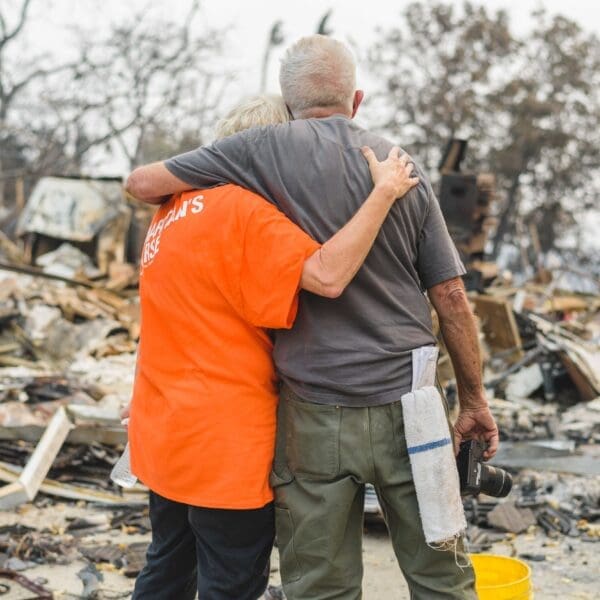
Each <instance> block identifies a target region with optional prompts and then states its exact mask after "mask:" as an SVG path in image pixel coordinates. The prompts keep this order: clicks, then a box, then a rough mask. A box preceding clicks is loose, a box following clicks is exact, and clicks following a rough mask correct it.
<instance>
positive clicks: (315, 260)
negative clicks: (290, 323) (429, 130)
mask: <svg viewBox="0 0 600 600" xmlns="http://www.w3.org/2000/svg"><path fill="white" fill-rule="evenodd" d="M362 151H363V155H364V156H365V158H366V159H367V162H368V163H369V170H370V171H371V177H372V178H373V183H374V187H373V191H372V192H371V194H370V195H369V197H368V198H367V199H366V201H365V202H364V203H363V205H362V206H361V207H360V209H359V210H358V211H357V212H356V214H355V215H354V217H352V219H350V221H348V223H346V225H345V226H344V227H342V229H340V230H339V231H338V232H337V233H336V234H335V235H334V236H333V237H331V238H330V239H329V240H328V241H327V242H325V243H324V244H323V246H321V248H320V249H319V250H317V252H315V253H314V254H313V255H312V256H310V257H309V258H308V259H307V260H306V262H305V263H304V269H303V271H302V279H301V282H300V285H301V287H302V288H303V289H305V290H307V291H309V292H313V293H315V294H318V295H320V296H326V297H328V298H337V297H338V296H339V295H340V294H341V293H342V292H343V291H344V289H345V288H346V286H347V285H348V284H349V283H350V281H352V278H353V277H354V275H356V272H357V271H358V269H359V268H360V267H361V265H362V264H363V262H364V260H365V258H366V257H367V254H368V253H369V250H370V249H371V247H372V246H373V242H374V241H375V238H376V237H377V233H378V232H379V229H380V228H381V225H382V224H383V221H384V220H385V217H386V216H387V214H388V212H389V210H390V208H391V207H392V205H393V204H394V202H395V201H396V199H397V198H401V197H402V196H404V195H405V194H406V192H408V191H409V190H410V189H411V188H413V187H414V186H415V185H417V183H418V182H419V179H418V178H417V177H411V173H412V169H413V165H412V163H410V162H409V157H408V155H406V154H405V155H404V156H402V157H400V158H399V153H400V149H399V148H397V147H394V148H392V149H391V150H390V153H389V155H388V158H387V159H386V160H384V161H382V162H379V161H378V160H377V158H376V157H375V153H374V152H373V151H372V150H371V149H370V148H368V147H365V148H363V149H362Z"/></svg>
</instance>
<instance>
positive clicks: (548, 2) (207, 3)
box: [0, 0, 600, 93]
mask: <svg viewBox="0 0 600 600" xmlns="http://www.w3.org/2000/svg"><path fill="white" fill-rule="evenodd" d="M20 1H21V0H0V2H2V3H3V4H4V3H7V4H9V5H10V4H13V5H17V4H18V3H20ZM425 1H426V0H425ZM409 3H410V2H409V1H408V0H303V1H302V2H290V1H287V2H286V1H284V0H253V1H247V0H204V1H203V2H202V4H201V5H202V16H201V18H200V19H199V26H200V27H201V28H202V29H204V27H203V26H202V20H203V19H205V20H206V22H207V23H208V24H209V25H211V26H215V27H222V26H228V29H229V31H230V36H229V41H228V47H227V59H228V61H229V62H231V66H232V67H233V68H234V69H235V70H236V71H238V72H239V73H240V75H239V78H240V81H239V83H240V87H241V88H242V90H243V91H244V92H247V93H252V92H255V91H257V89H258V86H259V82H260V66H261V61H262V56H263V52H264V48H265V43H266V39H267V35H268V32H269V30H270V27H271V25H272V24H273V22H274V21H276V20H281V21H283V31H284V34H285V38H286V45H287V44H289V43H291V42H292V41H293V40H295V39H297V38H298V37H301V36H302V35H306V34H309V33H313V32H314V31H315V29H316V26H317V23H318V22H319V20H320V18H321V17H322V15H323V14H324V13H325V12H326V11H327V10H329V9H331V10H332V11H333V14H332V17H331V19H330V23H329V24H330V27H331V29H332V30H333V35H335V36H336V37H339V38H341V39H344V40H346V41H353V42H355V43H356V45H357V46H358V47H363V48H364V47H366V46H367V45H368V43H369V42H371V41H373V39H374V38H375V35H376V28H377V26H385V25H386V24H389V23H393V22H394V20H396V19H397V18H398V15H399V14H400V12H401V11H402V10H403V8H404V7H405V6H407V5H408V4H409ZM483 3H484V4H485V5H486V6H487V7H489V8H493V9H500V8H502V9H504V10H506V11H507V12H508V14H509V18H510V21H511V25H512V27H513V29H514V30H515V31H517V32H523V31H526V30H527V28H528V27H530V25H531V19H530V16H529V15H530V14H531V12H532V11H533V10H534V9H536V8H538V7H540V6H543V7H544V8H546V9H547V11H548V12H550V13H563V14H565V15H567V16H569V17H571V18H572V19H574V20H576V21H578V22H579V23H580V24H581V25H582V26H583V27H584V28H586V29H588V30H590V31H595V32H596V33H598V34H599V35H600V2H596V1H594V0H569V1H568V2H565V1H564V0H544V1H543V2H542V1H540V0H485V2H483ZM148 4H149V0H129V1H128V2H123V0H33V5H32V15H33V17H34V22H33V23H32V27H31V28H30V35H31V40H32V42H33V44H34V45H36V46H38V47H44V48H48V49H53V50H54V51H56V49H59V51H60V49H61V45H62V46H66V45H67V44H66V43H65V41H64V40H65V36H64V31H65V27H73V26H74V27H75V28H81V27H83V28H87V29H94V28H101V27H102V26H103V25H106V24H108V23H110V22H113V23H114V22H119V21H122V20H127V19H131V18H132V17H133V15H134V14H135V13H136V11H139V10H141V9H142V8H143V7H144V6H147V5H148ZM152 4H153V6H154V8H153V10H152V13H153V14H154V15H158V16H161V15H162V16H164V17H165V18H172V19H175V18H179V17H181V18H183V16H184V15H185V14H186V11H187V8H188V7H189V4H190V0H170V1H163V0H154V2H153V3H152ZM456 4H457V5H461V4H462V1H461V2H456ZM279 53H280V50H279V49H277V51H276V52H274V53H273V58H272V60H271V63H270V70H269V87H270V89H271V91H275V90H276V89H277V68H278V60H277V59H278V55H279ZM359 77H360V73H359Z"/></svg>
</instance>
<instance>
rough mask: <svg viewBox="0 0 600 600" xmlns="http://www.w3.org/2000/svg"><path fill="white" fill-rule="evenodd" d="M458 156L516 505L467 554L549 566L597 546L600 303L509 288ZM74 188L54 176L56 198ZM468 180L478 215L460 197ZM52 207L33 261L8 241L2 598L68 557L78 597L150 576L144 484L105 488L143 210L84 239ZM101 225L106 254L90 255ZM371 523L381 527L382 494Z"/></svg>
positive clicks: (1, 396) (372, 500) (546, 288)
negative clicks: (508, 549)
mask: <svg viewBox="0 0 600 600" xmlns="http://www.w3.org/2000/svg"><path fill="white" fill-rule="evenodd" d="M461 148H462V149H461ZM448 152H449V154H448V161H447V163H448V164H447V165H446V166H447V169H446V171H445V172H444V173H445V174H444V176H445V177H446V179H445V180H444V181H445V182H446V184H447V186H446V188H445V189H447V193H446V195H445V196H443V198H442V199H444V198H446V201H445V204H444V207H443V208H444V210H445V212H446V213H447V218H448V219H449V222H450V225H452V223H453V222H454V223H455V227H454V229H452V227H451V229H452V230H453V231H455V235H456V236H459V235H460V236H462V237H460V239H461V240H462V246H461V245H460V244H459V247H460V248H461V252H462V253H463V255H464V257H465V259H468V261H467V262H468V265H469V269H470V273H471V282H472V283H473V282H474V285H471V286H468V287H469V289H470V290H471V291H469V295H470V298H471V301H472V304H473V308H474V312H475V315H476V317H477V322H478V326H479V332H480V344H481V350H482V355H483V357H484V384H485V387H486V390H487V394H488V397H489V399H490V405H491V409H492V412H493V413H494V416H495V418H496V420H497V423H498V426H499V430H500V436H501V441H502V443H501V447H500V451H499V452H498V455H497V457H496V458H495V459H494V463H495V464H496V465H497V466H500V467H503V468H505V469H507V470H509V471H510V472H511V473H512V474H513V476H514V479H515V486H514V488H513V492H512V493H511V495H509V496H508V498H505V499H502V500H498V499H495V498H489V497H485V496H479V497H477V498H467V499H465V511H466V514H467V519H468V522H469V528H468V540H469V547H470V549H471V550H472V551H484V550H488V549H490V548H491V549H493V550H494V549H495V548H496V546H495V545H497V544H499V543H514V540H530V543H529V545H525V546H526V549H523V548H521V549H518V550H515V551H514V552H515V553H518V554H519V555H520V556H522V557H523V558H525V559H528V560H531V561H536V560H539V561H541V560H543V559H544V557H545V556H546V550H545V548H546V546H545V544H547V543H550V542H554V541H556V540H565V539H567V540H572V541H573V543H575V541H576V543H578V544H579V543H582V544H586V545H587V544H588V543H591V542H596V541H598V540H600V461H599V460H598V459H599V458H600V448H599V446H600V445H599V444H598V442H599V441H600V294H596V295H593V294H583V293H576V292H573V291H570V290H563V289H560V287H559V285H558V281H560V280H559V279H556V281H554V282H553V281H552V278H550V277H548V274H547V273H546V274H541V273H538V277H537V279H536V281H532V282H529V283H527V284H525V285H521V286H513V285H512V282H511V277H510V276H509V275H507V274H502V275H498V272H497V269H495V268H492V267H493V266H494V265H490V264H489V263H485V262H484V261H483V257H484V254H483V246H484V242H485V239H486V236H487V231H488V228H489V222H488V221H489V214H490V203H491V199H492V196H493V179H491V178H490V176H481V175H477V176H475V175H464V174H460V173H458V164H459V162H460V161H459V158H460V156H461V153H464V148H463V147H462V146H461V145H460V144H458V145H457V144H455V145H454V146H450V147H449V150H448ZM457 161H458V162H457ZM66 184H67V182H65V181H51V182H48V183H47V185H48V186H50V187H49V188H48V189H49V190H50V191H52V190H53V189H55V188H56V189H59V188H60V189H63V188H64V186H65V185H66ZM450 184H452V185H450ZM459 184H460V185H459ZM68 185H69V186H71V187H72V188H73V189H74V190H80V189H81V190H86V189H88V188H89V185H91V184H88V183H85V182H77V181H75V182H70V183H68ZM57 186H58V187H57ZM460 186H463V187H464V189H465V190H467V192H468V198H470V203H469V205H468V208H469V211H470V212H469V219H468V221H465V219H464V218H463V217H464V211H463V212H461V210H462V209H464V203H463V204H460V203H458V201H457V202H454V200H453V199H454V196H453V195H452V194H454V192H455V191H456V190H458V189H459V188H460ZM465 186H466V187H465ZM114 187H115V186H114V185H113V184H112V183H111V182H108V183H106V185H105V184H102V185H100V184H98V185H96V184H94V186H93V189H94V190H95V191H94V195H93V198H94V202H95V203H96V204H97V205H98V206H104V204H103V203H105V202H109V200H110V198H112V196H111V195H110V194H113V191H114V190H113V188H114ZM105 189H106V190H107V191H106V193H109V192H110V194H109V197H108V200H107V199H106V198H104V196H103V195H102V194H104V193H105V192H104V191H102V190H105ZM115 189H116V188H115ZM460 189H463V188H460ZM448 190H450V191H452V190H454V191H453V192H452V194H450V191H448ZM42 191H43V190H42ZM100 192H102V193H100ZM49 193H50V192H48V194H49ZM48 197H50V196H48ZM103 198H104V199H103ZM46 201H47V198H46V196H45V195H44V194H42V193H41V192H40V194H39V198H38V204H36V206H35V207H33V208H32V209H31V210H34V209H35V210H34V212H35V215H36V218H35V219H33V217H31V218H30V219H29V221H27V219H23V220H22V223H21V225H22V227H21V228H22V230H23V235H25V236H27V237H26V242H27V243H26V244H25V252H24V253H23V252H22V251H21V250H20V248H19V247H18V246H17V245H15V244H14V243H13V242H11V241H10V240H8V238H7V239H4V237H2V235H3V234H2V235H0V252H2V253H3V255H4V258H2V257H0V482H3V483H4V484H5V485H4V487H0V508H3V509H12V510H5V511H3V512H2V511H0V594H1V593H2V590H3V589H5V588H6V589H14V588H15V587H19V586H20V587H21V588H23V589H25V590H29V592H33V593H35V594H37V596H36V597H39V598H50V597H52V596H51V594H50V592H48V590H47V589H45V588H44V584H45V583H46V582H45V581H42V580H41V579H39V578H36V577H33V578H31V577H30V576H29V575H30V574H35V573H38V574H39V576H40V577H42V579H43V578H46V577H50V575H51V574H50V573H47V572H43V573H41V572H39V571H37V569H39V568H41V567H43V566H44V565H61V564H62V565H77V569H78V570H77V578H78V585H80V586H82V588H83V592H82V594H80V595H79V596H78V597H89V598H95V597H104V596H98V590H99V589H100V588H102V589H103V590H104V589H105V588H106V586H107V585H108V583H107V582H108V580H109V579H110V577H111V576H112V575H114V574H115V573H118V574H121V575H126V576H127V577H134V576H135V575H136V574H137V573H138V572H139V570H140V568H141V565H142V564H143V552H144V551H145V548H146V544H147V541H148V531H149V522H148V517H147V512H146V511H145V508H144V507H145V503H146V490H145V489H144V488H143V486H141V485H139V484H138V485H137V486H136V487H134V488H133V489H131V490H127V491H123V490H122V489H120V488H118V487H117V486H115V485H114V484H113V483H112V482H111V481H110V478H109V473H110V471H111V469H112V467H113V465H114V464H115V462H116V461H117V460H118V457H119V456H120V453H121V451H122V449H123V445H124V443H125V441H126V432H125V430H124V428H123V426H122V425H121V423H120V416H119V413H120V409H121V408H122V407H123V406H124V405H125V404H126V403H127V402H128V401H129V399H130V395H131V386H132V383H133V377H134V371H135V361H136V350H137V344H138V338H139V333H140V320H139V299H138V296H137V289H136V285H137V275H136V269H135V267H134V265H133V264H132V263H128V262H125V260H124V259H125V256H126V255H127V248H128V241H127V238H126V236H125V234H124V230H125V228H126V226H127V224H128V223H129V221H130V219H132V218H133V217H132V216H131V215H129V216H128V214H126V213H125V212H124V211H122V210H121V209H120V208H119V207H118V206H117V204H118V203H117V200H116V199H115V200H114V204H115V206H116V207H117V208H115V210H114V211H113V212H114V215H113V217H114V218H113V225H112V226H111V227H109V228H105V224H104V223H103V222H100V221H98V223H96V225H95V226H94V227H95V228H93V229H90V231H88V232H87V233H86V236H87V237H86V238H85V239H82V240H79V241H78V240H77V239H74V235H75V233H76V231H77V228H73V227H71V228H68V231H67V230H66V229H65V230H64V231H63V229H61V230H60V231H58V230H56V231H55V230H54V229H52V228H49V226H48V224H47V223H46V222H45V221H44V219H43V210H42V208H43V206H45V204H44V203H45V202H46ZM65 202H66V201H65ZM110 202H112V200H110ZM70 206H71V204H69V203H68V202H67V203H66V204H65V205H64V207H63V209H64V212H65V214H67V213H68V212H69V210H70V208H69V207H70ZM94 206H95V204H94ZM111 206H112V204H111ZM461 207H462V208H461ZM92 208H93V207H92ZM459 209H460V210H459ZM61 210H62V209H61ZM90 210H91V209H90ZM95 210H96V209H94V211H95ZM98 210H100V209H98ZM94 211H92V212H90V214H92V213H93V214H94V215H95V214H96V212H94ZM100 212H101V211H100ZM100 212H98V214H100ZM455 213H456V215H455V216H456V218H455V219H454V220H453V219H452V215H453V214H455ZM86 214H87V213H85V214H84V213H82V214H81V215H79V217H80V218H81V219H84V220H85V218H87V217H86ZM111 214H112V213H111ZM147 220H148V213H147V212H143V214H141V216H140V217H139V218H136V219H134V221H135V223H134V221H132V223H134V224H135V225H136V227H137V229H135V231H137V233H136V240H137V241H136V243H135V245H137V246H139V245H140V243H138V242H139V241H140V239H141V237H142V233H141V232H142V231H143V227H142V224H143V222H145V221H147ZM28 223H29V224H28ZM465 223H467V225H465ZM34 225H35V227H34ZM98 232H102V234H101V237H99V238H98V237H97V238H96V239H98V240H101V241H102V243H101V244H100V246H98V247H96V246H93V245H89V243H90V241H91V240H93V239H95V238H94V236H98V235H99V233H98ZM59 234H60V236H63V238H64V239H63V238H61V239H59V240H58V241H57V240H53V241H52V240H51V236H59ZM67 234H68V235H69V236H71V237H67ZM88 238H89V239H88ZM138 238H139V239H138ZM473 273H475V275H473ZM542 275H544V276H543V277H542ZM595 283H596V287H597V288H598V290H600V287H598V285H597V282H595ZM433 316H434V320H435V315H433ZM440 346H441V348H442V351H441V354H440V361H439V368H438V375H439V379H440V381H441V383H442V386H443V387H444V388H445V389H446V392H447V396H448V400H449V403H450V405H451V408H452V406H453V411H454V412H456V410H457V409H458V404H457V399H456V392H455V386H454V379H455V378H454V373H453V370H452V364H451V361H450V359H449V356H448V354H447V353H446V352H445V351H444V348H443V340H442V339H441V337H440ZM365 512H366V513H367V514H368V515H371V516H376V517H377V518H380V517H381V510H380V507H379V504H378V502H377V498H376V496H375V493H374V490H373V489H372V488H368V489H367V496H366V501H365ZM24 573H25V574H26V576H23V574H24ZM49 585H50V584H49ZM119 586H120V587H119ZM66 587H67V588H68V586H66ZM53 589H54V590H55V591H56V589H58V588H57V587H56V585H54V584H53ZM65 589H66V588H65ZM115 589H120V590H123V584H122V582H121V583H120V584H119V585H117V586H116V588H115ZM127 595H128V591H127V592H126V593H124V594H121V596H119V594H118V593H115V594H113V595H111V596H110V597H115V598H116V597H123V596H127Z"/></svg>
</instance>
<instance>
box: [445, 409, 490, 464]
mask: <svg viewBox="0 0 600 600" xmlns="http://www.w3.org/2000/svg"><path fill="white" fill-rule="evenodd" d="M473 439H475V440H479V441H480V442H485V443H486V444H487V449H486V451H485V452H484V453H483V456H484V458H485V459H486V460H489V459H490V458H492V457H493V456H494V454H496V450H498V427H497V426H496V421H494V417H493V416H492V413H491V411H490V409H489V407H488V406H481V407H479V408H464V409H461V411H460V412H459V413H458V419H456V423H455V424H454V453H455V454H458V448H459V446H460V443H461V442H464V441H465V440H473Z"/></svg>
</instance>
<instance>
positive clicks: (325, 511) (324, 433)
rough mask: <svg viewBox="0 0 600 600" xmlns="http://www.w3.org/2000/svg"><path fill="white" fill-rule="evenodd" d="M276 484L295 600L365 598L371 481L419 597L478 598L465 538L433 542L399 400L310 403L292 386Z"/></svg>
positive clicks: (285, 571)
mask: <svg viewBox="0 0 600 600" xmlns="http://www.w3.org/2000/svg"><path fill="white" fill-rule="evenodd" d="M271 483H272V485H273V488H274V491H275V519H276V521H275V523H276V531H277V544H278V547H279V554H280V569H281V577H282V582H283V587H284V591H285V593H286V596H287V597H288V599H289V600H326V599H327V600H333V599H335V600H357V599H360V598H361V597H362V592H361V585H362V572H363V569H362V531H363V504H364V486H365V483H372V484H373V485H374V487H375V490H376V492H377V496H378V498H379V502H380V504H381V507H382V509H383V512H384V517H385V520H386V523H387V526H388V529H389V531H390V536H391V541H392V545H393V547H394V552H395V553H396V557H397V559H398V563H399V565H400V568H401V569H402V572H403V573H404V576H405V578H406V580H407V582H408V585H409V588H410V591H411V598H414V599H417V600H435V599H442V598H443V599H451V598H452V599H461V600H464V599H466V600H474V599H476V598H477V596H476V593H475V587H474V582H475V580H474V574H473V569H472V567H470V566H468V567H465V568H463V569H461V568H460V567H458V566H457V565H456V560H455V559H457V560H458V562H459V563H460V564H463V565H464V564H465V563H468V562H469V561H468V559H467V557H466V555H465V554H464V552H463V548H462V543H461V544H460V546H459V552H458V553H457V556H456V557H455V555H454V552H452V551H450V552H444V551H437V550H433V549H431V548H430V547H429V546H428V545H427V543H426V542H425V538H424V535H423V531H422V527H421V520H420V517H419V509H418V506H417V497H416V494H415V488H414V485H413V481H412V475H411V469H410V462H409V458H408V453H407V450H406V442H405V440H404V426H403V421H402V406H401V404H400V402H396V403H393V404H387V405H384V406H376V407H370V408H346V407H338V406H326V405H320V404H313V403H308V402H303V401H302V400H301V399H300V398H299V397H298V396H296V395H295V394H294V393H293V392H292V391H291V390H290V389H289V388H286V387H284V388H283V389H282V393H281V399H280V403H279V414H278V425H277V446H276V451H275V460H274V464H273V472H272V476H271Z"/></svg>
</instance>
